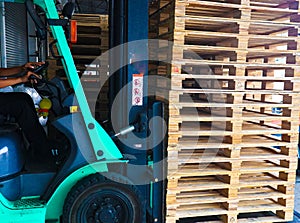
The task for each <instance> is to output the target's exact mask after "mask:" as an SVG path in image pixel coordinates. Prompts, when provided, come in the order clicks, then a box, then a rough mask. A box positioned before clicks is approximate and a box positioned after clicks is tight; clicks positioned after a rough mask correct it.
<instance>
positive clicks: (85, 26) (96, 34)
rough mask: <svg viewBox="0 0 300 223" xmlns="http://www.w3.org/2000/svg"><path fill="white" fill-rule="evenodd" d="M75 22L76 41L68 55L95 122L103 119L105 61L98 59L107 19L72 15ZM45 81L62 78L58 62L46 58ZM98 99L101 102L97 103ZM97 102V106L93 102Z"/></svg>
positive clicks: (105, 39)
mask: <svg viewBox="0 0 300 223" xmlns="http://www.w3.org/2000/svg"><path fill="white" fill-rule="evenodd" d="M73 19H75V20H77V29H78V30H77V32H78V34H77V36H78V41H77V43H76V44H72V47H71V52H72V55H73V59H74V62H75V65H76V68H77V70H78V73H79V75H80V78H81V82H82V85H83V87H84V89H85V93H86V96H87V99H88V103H89V105H90V109H91V111H92V113H93V114H94V115H95V118H96V119H97V120H99V121H101V120H105V119H107V115H108V114H107V110H108V109H107V106H106V105H107V104H108V99H107V91H108V89H107V83H106V80H107V75H108V61H107V57H101V60H100V59H99V58H100V56H101V55H103V54H104V53H105V52H106V51H107V50H108V16H107V15H97V14H74V16H73ZM48 61H49V62H50V69H49V71H50V73H49V78H51V77H53V76H55V75H58V76H60V77H62V78H64V77H65V73H64V69H63V66H62V63H61V61H59V60H56V59H54V58H53V59H51V58H49V60H48ZM99 98H101V99H99ZM98 100H101V103H98V102H97V101H98Z"/></svg>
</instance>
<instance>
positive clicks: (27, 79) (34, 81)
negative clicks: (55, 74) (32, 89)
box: [21, 71, 41, 84]
mask: <svg viewBox="0 0 300 223" xmlns="http://www.w3.org/2000/svg"><path fill="white" fill-rule="evenodd" d="M32 75H33V76H35V77H36V78H37V79H41V77H40V76H39V75H37V74H35V73H33V72H32V71H27V73H26V74H25V75H24V76H22V77H21V81H22V83H26V82H28V81H29V77H30V76H32ZM37 79H31V80H30V82H31V83H32V84H36V83H37Z"/></svg>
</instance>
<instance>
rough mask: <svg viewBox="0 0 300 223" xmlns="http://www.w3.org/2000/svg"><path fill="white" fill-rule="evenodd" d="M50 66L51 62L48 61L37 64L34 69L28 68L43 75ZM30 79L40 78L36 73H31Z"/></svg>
mask: <svg viewBox="0 0 300 223" xmlns="http://www.w3.org/2000/svg"><path fill="white" fill-rule="evenodd" d="M48 66H49V62H48V61H46V62H45V63H44V64H42V65H41V66H36V67H35V68H32V69H28V70H29V71H31V72H33V73H35V74H38V75H41V74H42V72H43V71H44V70H45V69H47V67H48ZM28 80H40V79H39V78H37V77H36V76H34V75H30V76H29V78H28Z"/></svg>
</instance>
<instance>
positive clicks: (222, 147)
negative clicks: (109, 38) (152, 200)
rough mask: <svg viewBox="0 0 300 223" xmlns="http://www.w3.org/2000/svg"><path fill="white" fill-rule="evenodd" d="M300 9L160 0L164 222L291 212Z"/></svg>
mask: <svg viewBox="0 0 300 223" xmlns="http://www.w3.org/2000/svg"><path fill="white" fill-rule="evenodd" d="M299 18H300V17H299V2H298V0H288V1H287V0H169V1H166V0H157V1H154V2H153V4H152V7H151V10H150V29H151V26H153V25H154V24H159V25H160V28H158V29H152V30H151V32H150V34H151V37H156V38H164V37H166V36H168V37H166V38H164V39H168V40H173V42H174V45H173V47H172V53H171V54H172V60H171V63H170V65H166V66H165V68H164V69H162V70H163V71H162V72H161V73H162V74H167V73H168V72H169V71H170V72H171V91H170V98H169V112H170V116H169V142H168V144H169V145H168V188H167V211H166V222H167V223H175V222H189V223H191V222H210V221H211V222H286V221H290V220H292V218H293V206H294V182H295V170H296V167H297V149H298V128H299V109H300V108H299V104H300V98H299V95H300V94H299V92H300V85H299V76H300V72H299V71H300V69H299V68H300V67H299V65H300V64H299V62H300V61H299V54H298V50H299V49H300V45H299V44H300V41H299V37H298V31H299ZM170 24H172V25H170ZM155 31H156V35H155ZM157 65H158V66H156V68H157V72H158V71H161V69H159V64H157ZM158 73H159V72H158ZM161 73H160V74H161ZM201 217H205V218H204V219H202V218H201Z"/></svg>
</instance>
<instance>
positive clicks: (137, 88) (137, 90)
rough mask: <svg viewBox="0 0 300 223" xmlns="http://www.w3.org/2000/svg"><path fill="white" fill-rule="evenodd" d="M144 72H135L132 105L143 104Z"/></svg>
mask: <svg viewBox="0 0 300 223" xmlns="http://www.w3.org/2000/svg"><path fill="white" fill-rule="evenodd" d="M143 77H144V75H143V74H133V77H132V105H133V106H143V95H144V94H143V93H144V92H143Z"/></svg>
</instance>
